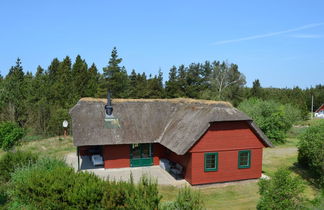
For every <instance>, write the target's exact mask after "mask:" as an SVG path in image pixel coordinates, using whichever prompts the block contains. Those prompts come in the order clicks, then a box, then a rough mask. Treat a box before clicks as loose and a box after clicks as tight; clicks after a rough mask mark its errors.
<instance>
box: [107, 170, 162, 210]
mask: <svg viewBox="0 0 324 210" xmlns="http://www.w3.org/2000/svg"><path fill="white" fill-rule="evenodd" d="M161 198H162V196H161V195H160V194H159V191H158V188H157V182H156V181H153V180H152V179H150V178H148V177H146V176H143V177H141V179H140V182H139V184H138V185H135V184H134V183H133V181H132V178H131V179H130V182H123V181H119V182H115V181H111V182H109V184H108V187H107V189H106V191H105V195H104V198H103V201H102V204H103V207H104V208H105V209H134V210H151V209H159V204H160V200H161Z"/></svg>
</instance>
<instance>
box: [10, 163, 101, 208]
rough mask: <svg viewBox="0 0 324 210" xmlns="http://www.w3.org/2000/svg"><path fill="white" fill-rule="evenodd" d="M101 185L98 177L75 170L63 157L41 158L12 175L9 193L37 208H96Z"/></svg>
mask: <svg viewBox="0 0 324 210" xmlns="http://www.w3.org/2000/svg"><path fill="white" fill-rule="evenodd" d="M104 186H105V182H104V181H103V180H101V179H100V178H98V177H96V176H95V175H93V174H89V173H81V172H80V173H75V172H74V170H73V169H72V168H69V167H68V166H67V165H66V164H65V163H64V162H63V161H60V160H54V159H41V160H39V161H38V162H37V163H36V164H34V165H32V166H29V167H25V168H22V169H20V170H17V171H16V172H15V173H14V174H13V175H12V179H11V182H10V189H9V195H10V198H11V199H12V201H13V202H15V203H18V204H19V203H21V204H30V205H32V206H34V207H35V208H39V209H98V208H100V202H101V199H102V196H103V190H104Z"/></svg>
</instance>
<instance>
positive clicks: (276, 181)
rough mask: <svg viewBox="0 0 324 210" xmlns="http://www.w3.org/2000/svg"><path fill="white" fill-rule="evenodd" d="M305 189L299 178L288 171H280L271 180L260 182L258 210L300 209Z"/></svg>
mask: <svg viewBox="0 0 324 210" xmlns="http://www.w3.org/2000/svg"><path fill="white" fill-rule="evenodd" d="M304 188H305V186H304V184H303V183H302V181H301V179H300V178H299V177H293V176H292V175H291V172H290V171H288V170H287V169H279V170H278V171H276V172H275V174H274V176H273V177H272V178H271V179H270V180H265V179H261V180H260V182H259V193H260V200H259V203H258V205H257V209H269V210H276V209H278V210H281V209H287V210H289V209H300V208H301V207H302V205H303V196H302V193H303V191H304Z"/></svg>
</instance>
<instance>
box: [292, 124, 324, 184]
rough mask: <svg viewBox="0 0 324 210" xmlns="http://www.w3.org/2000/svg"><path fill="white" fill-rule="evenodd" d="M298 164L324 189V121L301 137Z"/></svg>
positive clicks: (310, 128)
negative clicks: (307, 170)
mask: <svg viewBox="0 0 324 210" xmlns="http://www.w3.org/2000/svg"><path fill="white" fill-rule="evenodd" d="M298 163H299V164H300V165H301V166H303V167H305V168H306V169H309V171H310V172H311V174H312V175H313V177H314V178H315V180H316V182H317V183H318V184H319V186H322V187H324V121H321V122H319V123H316V124H314V125H311V126H310V127H308V128H307V129H306V131H305V132H304V133H303V134H302V135H300V136H299V143H298Z"/></svg>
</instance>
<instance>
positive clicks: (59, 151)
mask: <svg viewBox="0 0 324 210" xmlns="http://www.w3.org/2000/svg"><path fill="white" fill-rule="evenodd" d="M16 149H17V150H23V151H29V152H34V153H37V154H38V155H40V156H47V157H55V158H63V157H64V155H66V154H68V153H70V152H75V151H76V148H75V146H73V142H72V138H71V137H67V138H60V137H52V138H48V139H42V140H37V141H22V142H21V144H20V145H18V146H16ZM4 153H5V152H4V151H3V150H1V149H0V157H1V156H2V155H3V154H4Z"/></svg>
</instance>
